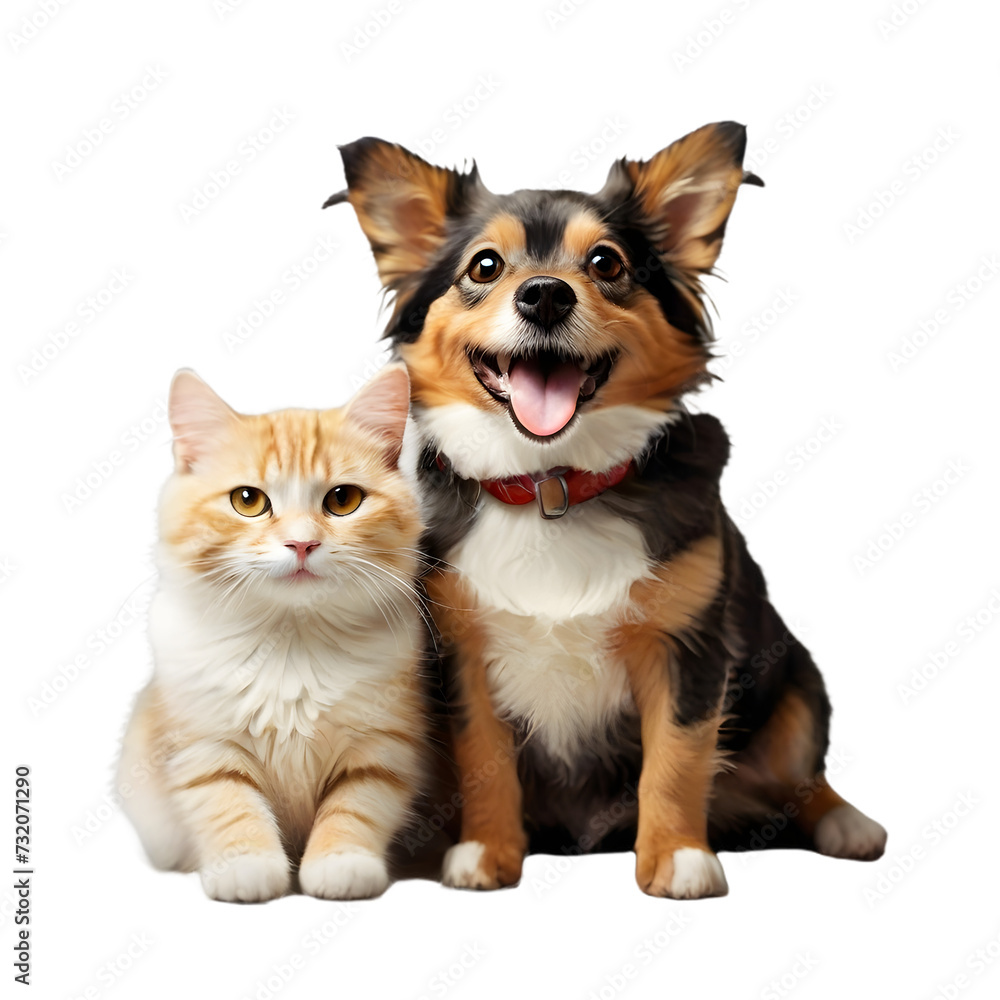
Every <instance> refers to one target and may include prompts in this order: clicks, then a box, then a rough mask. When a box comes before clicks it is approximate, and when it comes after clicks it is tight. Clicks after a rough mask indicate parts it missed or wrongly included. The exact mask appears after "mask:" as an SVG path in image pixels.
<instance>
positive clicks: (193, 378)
mask: <svg viewBox="0 0 1000 1000" xmlns="http://www.w3.org/2000/svg"><path fill="white" fill-rule="evenodd" d="M167 413H168V416H169V419H170V428H171V430H172V431H173V433H174V461H175V463H176V466H177V471H178V472H190V471H191V470H192V469H193V468H194V466H195V464H196V463H197V462H198V461H199V460H200V459H202V458H203V457H204V456H205V455H206V454H208V453H209V452H210V451H211V450H212V449H213V448H214V447H215V446H216V445H217V444H218V442H219V440H220V439H221V438H223V437H224V436H225V433H226V431H227V429H228V428H229V427H230V426H231V425H232V423H233V422H234V421H236V420H238V419H239V417H238V414H237V413H236V411H235V410H233V409H232V408H231V407H230V406H229V405H228V404H227V403H225V402H223V400H222V399H220V398H219V396H217V395H216V394H215V392H213V391H212V389H211V388H210V387H209V385H208V383H207V382H205V381H204V380H202V379H201V378H199V377H198V376H197V375H196V374H195V373H194V372H193V371H192V370H191V369H190V368H181V369H180V370H179V371H178V372H177V374H176V375H174V380H173V382H171V383H170V397H169V401H168V403H167Z"/></svg>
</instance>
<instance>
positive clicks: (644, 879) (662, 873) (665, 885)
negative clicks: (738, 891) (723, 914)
mask: <svg viewBox="0 0 1000 1000" xmlns="http://www.w3.org/2000/svg"><path fill="white" fill-rule="evenodd" d="M635 877H636V881H637V882H638V883H639V888H640V889H642V891H643V892H645V893H648V894H649V895H650V896H669V897H670V898H671V899H703V898H704V897H706V896H725V895H726V893H728V892H729V885H728V884H727V882H726V876H725V873H724V872H723V870H722V865H721V864H720V863H719V859H718V858H717V857H716V856H715V855H714V854H713V853H712V852H711V851H704V850H702V849H701V848H699V847H679V848H677V849H676V850H674V851H670V852H669V853H666V854H663V855H661V856H660V857H654V856H651V855H650V854H649V852H637V854H636V870H635Z"/></svg>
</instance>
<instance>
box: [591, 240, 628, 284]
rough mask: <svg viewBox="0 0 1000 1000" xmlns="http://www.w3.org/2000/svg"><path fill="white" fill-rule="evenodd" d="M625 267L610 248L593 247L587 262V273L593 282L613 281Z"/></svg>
mask: <svg viewBox="0 0 1000 1000" xmlns="http://www.w3.org/2000/svg"><path fill="white" fill-rule="evenodd" d="M624 267H625V265H624V264H622V259H621V257H619V256H618V254H616V253H615V252H614V250H612V249H611V248H610V247H595V248H594V250H593V251H592V252H591V254H590V260H589V261H588V262H587V271H588V273H589V274H590V276H591V277H592V278H593V279H594V280H595V281H614V280H615V278H617V277H618V275H619V274H621V273H622V270H623V269H624Z"/></svg>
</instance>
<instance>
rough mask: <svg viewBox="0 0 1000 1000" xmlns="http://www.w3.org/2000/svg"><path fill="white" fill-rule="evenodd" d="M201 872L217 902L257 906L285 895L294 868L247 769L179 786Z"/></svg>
mask: <svg viewBox="0 0 1000 1000" xmlns="http://www.w3.org/2000/svg"><path fill="white" fill-rule="evenodd" d="M174 801H175V802H176V804H177V805H178V807H179V809H180V811H181V812H182V814H183V815H184V816H185V817H186V820H187V823H186V825H187V827H188V829H189V831H190V834H191V840H192V843H193V845H194V849H195V853H196V857H197V865H198V872H199V874H200V875H201V884H202V886H203V887H204V889H205V892H206V894H207V895H208V896H210V897H211V898H212V899H220V900H224V901H226V902H240V903H256V902H261V901H263V900H266V899H274V898H275V897H277V896H282V895H284V894H285V893H286V892H287V891H288V889H289V885H290V883H291V869H290V865H289V862H288V858H287V856H286V854H285V851H284V848H283V847H282V842H281V835H280V832H279V830H278V824H277V821H276V820H275V817H274V813H273V812H272V810H271V806H270V804H269V803H268V801H267V799H266V798H265V796H264V795H263V793H262V792H261V790H260V787H259V785H258V784H257V782H256V781H255V779H254V778H253V777H252V776H250V775H249V774H248V773H246V772H245V771H244V770H241V769H236V768H232V767H223V768H218V769H213V770H204V771H202V772H201V773H199V774H197V775H196V776H195V777H193V778H190V779H188V780H186V781H185V782H184V784H182V785H180V786H179V787H175V791H174Z"/></svg>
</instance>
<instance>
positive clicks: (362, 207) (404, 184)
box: [323, 138, 482, 293]
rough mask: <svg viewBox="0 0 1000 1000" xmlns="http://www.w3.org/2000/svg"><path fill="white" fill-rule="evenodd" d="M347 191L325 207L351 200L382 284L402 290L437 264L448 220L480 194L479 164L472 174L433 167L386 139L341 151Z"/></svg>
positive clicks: (364, 141)
mask: <svg viewBox="0 0 1000 1000" xmlns="http://www.w3.org/2000/svg"><path fill="white" fill-rule="evenodd" d="M340 153H341V156H342V157H343V159H344V174H345V176H346V178H347V190H346V191H341V192H340V193H339V194H335V195H332V196H331V197H330V198H328V199H327V201H326V204H324V206H323V207H324V208H326V207H327V206H329V205H336V204H339V203H340V202H343V201H349V202H350V203H351V205H352V206H353V207H354V211H355V212H357V215H358V222H360V224H361V228H362V230H363V231H364V234H365V236H367V237H368V242H369V243H370V244H371V248H372V253H373V254H374V255H375V263H376V264H377V266H378V273H379V277H380V278H381V279H382V284H383V285H384V286H385V287H386V288H387V289H388V290H390V291H394V292H397V293H399V292H402V291H404V290H405V288H406V287H407V285H408V284H409V282H408V281H407V279H408V278H410V277H411V276H412V275H414V274H416V272H418V271H422V270H423V269H424V268H426V267H427V266H428V264H429V263H430V262H431V261H432V260H433V258H434V256H435V254H436V253H437V251H438V250H439V249H440V248H441V245H442V244H443V243H444V240H445V233H446V223H447V220H448V219H449V217H452V216H457V215H461V214H462V213H463V212H465V211H466V210H467V208H468V206H469V205H470V203H471V201H472V200H473V199H474V198H475V196H476V195H477V194H478V193H479V192H480V191H481V190H482V186H481V183H480V181H479V173H478V171H477V169H476V165H475V163H473V165H472V168H471V169H470V170H469V171H468V173H460V172H459V171H457V170H449V169H447V168H444V167H435V166H433V165H432V164H430V163H427V161H426V160H422V159H421V158H420V157H419V156H417V155H416V154H414V153H411V152H410V151H409V150H406V149H404V148H403V147H402V146H397V145H395V144H394V143H391V142H385V141H383V140H382V139H372V138H365V139H358V141H357V142H352V143H349V144H348V145H346V146H341V147H340Z"/></svg>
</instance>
